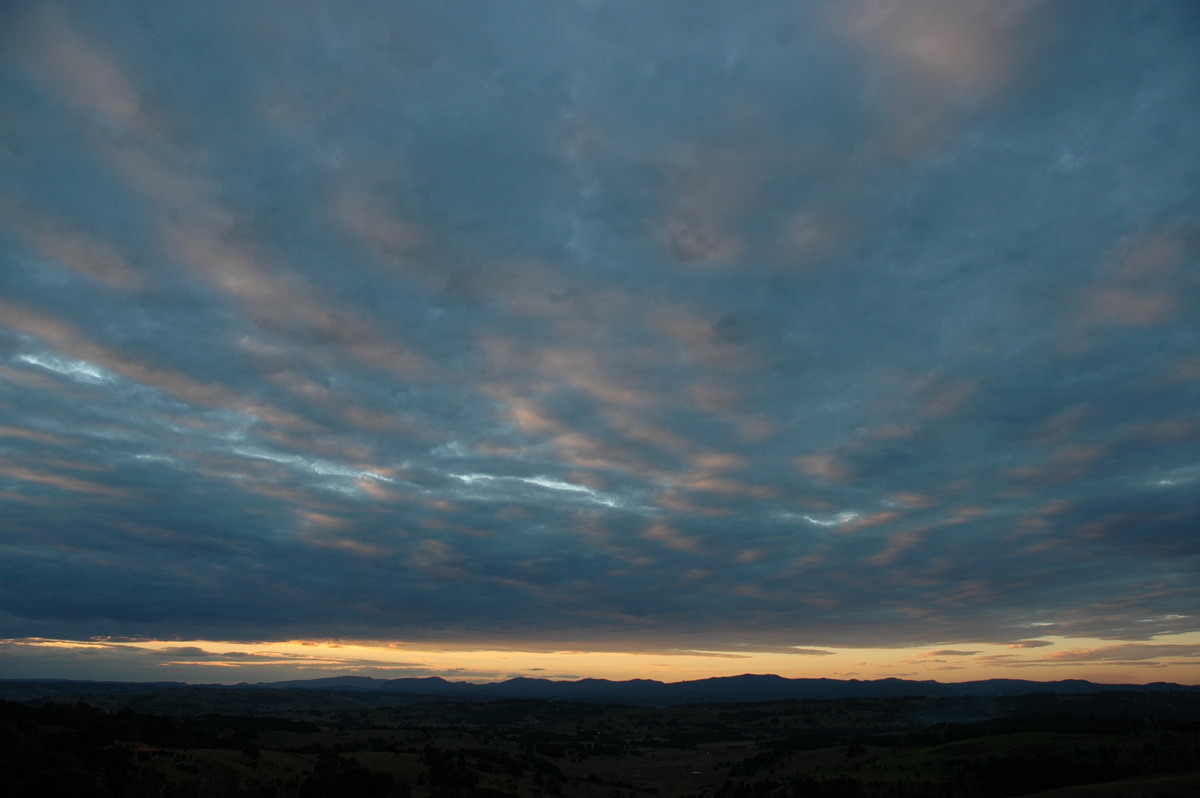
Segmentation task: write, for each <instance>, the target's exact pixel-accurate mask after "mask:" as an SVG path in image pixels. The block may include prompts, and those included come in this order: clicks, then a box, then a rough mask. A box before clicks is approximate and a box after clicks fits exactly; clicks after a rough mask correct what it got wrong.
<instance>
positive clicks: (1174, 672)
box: [0, 633, 1200, 684]
mask: <svg viewBox="0 0 1200 798" xmlns="http://www.w3.org/2000/svg"><path fill="white" fill-rule="evenodd" d="M0 650H4V651H5V652H6V653H7V654H8V656H7V659H8V660H9V664H8V666H7V667H6V668H4V671H5V673H3V674H0V678H90V679H96V680H116V681H152V680H169V681H187V682H200V683H221V684H234V683H238V682H258V681H263V682H266V681H285V680H290V679H315V678H322V677H330V676H340V675H359V676H373V677H375V678H383V679H387V678H402V677H406V676H409V677H425V676H441V677H443V678H447V679H450V680H452V681H468V682H476V683H482V682H493V681H501V680H504V679H509V678H513V677H516V676H524V677H529V678H543V679H552V680H576V679H583V678H597V679H611V680H614V681H620V680H627V679H655V680H657V681H662V682H678V681H691V680H696V679H706V678H712V677H720V676H736V675H739V674H745V673H759V674H764V673H772V674H777V675H779V676H783V677H786V678H831V679H859V680H874V679H883V678H889V677H890V678H902V679H912V680H935V681H939V682H947V683H953V682H963V681H974V680H981V679H993V678H1011V679H1027V680H1033V681H1056V680H1062V679H1086V680H1088V681H1092V682H1098V683H1108V684H1145V683H1150V682H1175V683H1178V684H1200V633H1190V634H1184V635H1172V636H1163V637H1159V638H1154V639H1152V640H1148V641H1138V642H1128V641H1113V640H1101V639H1098V638H1061V637H1057V638H1056V637H1043V638H1039V639H1037V640H1029V641H1022V642H1019V643H955V644H945V645H930V646H920V647H909V648H832V647H815V648H800V647H797V648H795V649H792V650H789V649H786V648H783V647H781V648H778V649H772V650H769V651H763V650H759V651H751V650H740V651H739V650H713V651H700V650H692V649H669V648H664V649H660V650H625V651H619V650H612V651H599V650H581V649H578V648H555V647H553V646H549V645H548V646H545V647H540V646H538V647H536V648H535V647H534V646H532V645H531V646H527V647H514V648H510V649H505V648H496V647H476V646H470V645H467V644H463V643H456V644H442V643H439V644H430V643H382V642H363V641H336V640H321V641H305V640H288V641H270V642H257V643H244V642H243V643H239V642H222V641H211V640H192V641H179V640H171V641H163V640H144V641H137V642H124V641H120V642H114V641H110V640H105V639H92V640H82V641H75V640H56V639H48V638H14V639H9V640H4V641H0ZM792 651H794V652H795V653H792ZM22 654H24V655H26V656H27V657H28V659H29V661H30V663H31V664H32V663H38V664H37V665H36V666H33V667H36V668H37V670H38V671H40V672H38V673H34V672H28V669H27V670H26V672H20V673H18V672H16V671H15V669H16V668H19V667H20V662H21V660H22V659H24V657H22V656H21V655H22ZM84 667H86V668H89V669H91V671H93V672H94V675H91V676H86V677H83V676H78V675H74V676H71V675H67V676H64V675H63V674H71V673H77V672H79V671H81V670H82V669H83V668H84ZM122 674H126V675H122Z"/></svg>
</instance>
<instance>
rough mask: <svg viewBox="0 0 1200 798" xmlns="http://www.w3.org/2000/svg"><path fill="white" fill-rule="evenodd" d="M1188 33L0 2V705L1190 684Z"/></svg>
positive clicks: (1083, 16) (1109, 21) (1020, 21)
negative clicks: (335, 687)
mask: <svg viewBox="0 0 1200 798" xmlns="http://www.w3.org/2000/svg"><path fill="white" fill-rule="evenodd" d="M1197 130H1200V5H1197V4H1196V3H1193V2H1167V1H1165V0H1164V2H1155V3H1143V2H1133V1H1129V2H1119V1H1116V0H1114V2H1106V3H1082V2H1036V1H1035V0H1014V2H1005V3H995V2H988V1H987V0H908V1H907V2H896V1H893V0H861V1H860V0H846V1H843V2H801V1H799V0H786V1H784V0H749V1H748V2H739V3H727V2H723V1H722V0H664V1H663V2H633V0H561V1H559V2H551V1H550V0H494V1H493V2H483V1H482V0H477V1H471V0H464V2H454V3H445V2H434V0H404V1H402V2H363V3H331V2H330V3H326V2H315V0H295V1H293V0H289V1H288V2H282V0H280V1H279V2H272V1H270V0H253V1H252V2H246V1H245V0H236V2H235V1H234V0H213V1H212V2H204V3H154V2H133V1H132V0H131V2H123V3H93V2H83V1H82V0H80V2H26V3H5V4H2V5H0V677H4V678H18V677H20V678H32V677H50V676H53V677H69V678H120V679H171V680H184V681H199V682H236V681H268V680H271V679H289V678H297V677H317V676H330V675H338V674H343V673H358V674H364V675H373V676H379V677H398V676H426V675H442V676H448V677H453V678H461V679H471V680H478V681H487V680H493V679H500V678H506V677H509V676H513V675H525V676H542V677H545V678H581V677H605V678H635V677H638V678H642V677H647V678H658V679H662V680H664V681H678V680H681V679H689V678H705V677H709V676H719V675H732V674H738V673H745V672H758V673H763V672H772V673H778V674H780V675H784V676H791V677H798V676H837V677H847V678H849V677H853V678H880V677H884V676H903V677H906V678H930V679H939V680H942V681H962V680H965V679H974V678H989V677H1012V678H1037V679H1061V678H1090V679H1092V680H1094V681H1104V682H1149V681H1176V682H1180V683H1189V684H1195V683H1200V568H1198V565H1200V146H1198V145H1197V143H1196V131H1197Z"/></svg>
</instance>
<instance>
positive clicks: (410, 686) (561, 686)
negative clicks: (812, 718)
mask: <svg viewBox="0 0 1200 798" xmlns="http://www.w3.org/2000/svg"><path fill="white" fill-rule="evenodd" d="M246 688H254V689H286V690H319V691H338V692H348V691H349V692H359V691H366V692H371V693H376V694H381V693H386V694H396V695H409V696H417V695H419V696H426V697H444V698H459V699H473V700H495V699H509V698H525V699H535V698H536V699H545V700H556V701H591V702H603V703H626V704H648V705H659V706H667V705H674V704H688V703H707V702H739V701H779V700H790V699H797V700H798V699H835V698H892V697H898V696H922V697H939V696H1003V695H1025V694H1031V693H1096V692H1104V691H1115V690H1121V691H1133V692H1165V691H1172V690H1178V691H1197V692H1200V686H1195V685H1179V684H1172V683H1168V682H1154V683H1151V684H1097V683H1095V682H1089V681H1085V680H1082V679H1065V680H1061V681H1051V682H1038V681H1029V680H1024V679H986V680H982V681H973V682H954V683H945V682H936V681H932V680H927V681H913V680H908V679H895V678H889V679H876V680H859V679H787V678H784V677H782V676H775V675H769V674H768V675H756V674H743V675H741V676H724V677H715V678H711V679H699V680H695V681H683V682H659V681H655V680H652V679H632V680H628V681H611V680H608V679H580V680H578V681H556V680H550V679H531V678H527V677H517V678H514V679H508V680H506V681H502V682H489V683H484V684H475V683H472V682H458V681H448V680H446V679H443V678H441V677H437V676H430V677H425V678H404V679H375V678H371V677H368V676H336V677H331V678H325V679H306V680H296V681H283V682H261V683H258V684H245V683H243V684H239V685H235V686H234V688H232V689H246Z"/></svg>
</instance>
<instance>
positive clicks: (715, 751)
mask: <svg viewBox="0 0 1200 798" xmlns="http://www.w3.org/2000/svg"><path fill="white" fill-rule="evenodd" d="M80 699H86V700H80ZM377 703H379V699H378V697H375V696H372V697H370V698H365V697H363V696H357V695H355V694H351V693H347V694H341V693H315V692H314V693H306V692H303V691H244V692H239V693H234V694H230V693H226V692H217V691H205V690H203V689H198V688H174V689H162V690H159V691H151V692H146V693H141V694H136V695H124V694H107V695H102V694H96V695H88V696H77V697H75V699H74V700H73V701H71V702H47V701H45V700H40V699H39V700H29V699H27V700H25V701H3V702H0V732H2V736H0V744H2V745H0V765H2V766H3V767H4V770H5V773H6V774H7V776H6V781H7V783H8V784H10V785H11V789H10V790H8V791H7V794H9V795H14V796H26V795H28V796H33V795H37V796H39V798H40V797H41V796H44V795H48V794H70V795H76V796H112V797H113V798H124V797H125V796H130V797H133V796H136V797H137V798H207V796H222V798H225V797H227V796H233V797H235V798H236V797H239V796H244V797H245V798H251V797H253V798H292V797H293V796H294V797H295V798H325V797H326V796H329V797H332V796H368V797H370V796H379V797H380V798H383V797H384V796H398V797H400V798H406V797H407V798H460V797H461V798H512V797H514V796H519V797H520V798H540V797H541V796H572V797H574V796H579V798H617V797H618V796H620V797H621V798H635V797H638V796H660V797H661V798H699V797H700V796H707V797H708V798H733V797H734V796H780V797H790V796H830V797H834V796H836V797H839V798H841V797H844V798H853V797H855V796H871V797H872V798H875V797H877V796H878V797H879V798H885V797H887V796H930V797H934V796H948V797H949V796H963V798H966V797H967V796H971V798H988V797H989V796H996V797H997V798H999V796H1021V795H1040V796H1046V798H1084V797H1085V796H1103V797H1104V798H1116V796H1131V797H1132V796H1138V797H1139V798H1141V797H1144V798H1150V797H1151V796H1154V797H1155V798H1167V797H1168V796H1180V797H1181V798H1182V796H1188V795H1195V794H1200V696H1196V695H1195V694H1189V693H1160V694H1154V695H1149V694H1133V693H1110V694H1104V695H1087V696H1084V695H1042V696H1014V697H1006V698H999V697H990V698H936V699H935V698H916V697H914V698H887V699H842V700H830V701H781V702H764V703H754V704H706V705H689V706H678V707H669V708H656V707H635V706H615V705H599V704H583V703H573V702H556V701H538V700H502V701H486V702H484V701H480V702H467V701H445V700H429V699H419V698H408V699H405V698H404V697H399V696H392V697H391V699H390V701H389V702H388V703H387V704H386V705H383V706H378V705H375V704H377Z"/></svg>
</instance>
